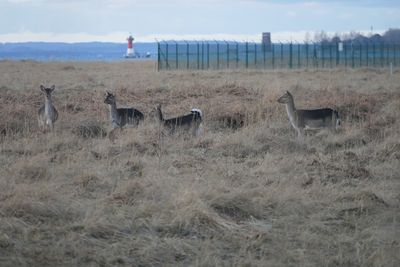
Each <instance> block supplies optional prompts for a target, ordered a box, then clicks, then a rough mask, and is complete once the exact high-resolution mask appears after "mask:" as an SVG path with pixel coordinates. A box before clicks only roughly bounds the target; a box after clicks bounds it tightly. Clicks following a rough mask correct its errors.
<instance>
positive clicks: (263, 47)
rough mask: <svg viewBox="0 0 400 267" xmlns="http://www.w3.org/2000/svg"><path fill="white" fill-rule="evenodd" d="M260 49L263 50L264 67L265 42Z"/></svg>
mask: <svg viewBox="0 0 400 267" xmlns="http://www.w3.org/2000/svg"><path fill="white" fill-rule="evenodd" d="M262 50H263V68H264V69H265V43H262Z"/></svg>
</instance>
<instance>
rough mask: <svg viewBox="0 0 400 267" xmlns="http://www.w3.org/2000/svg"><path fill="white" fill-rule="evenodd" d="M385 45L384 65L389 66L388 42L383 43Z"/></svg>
mask: <svg viewBox="0 0 400 267" xmlns="http://www.w3.org/2000/svg"><path fill="white" fill-rule="evenodd" d="M385 46H386V65H388V66H389V62H390V60H389V48H390V47H389V44H386V45H385Z"/></svg>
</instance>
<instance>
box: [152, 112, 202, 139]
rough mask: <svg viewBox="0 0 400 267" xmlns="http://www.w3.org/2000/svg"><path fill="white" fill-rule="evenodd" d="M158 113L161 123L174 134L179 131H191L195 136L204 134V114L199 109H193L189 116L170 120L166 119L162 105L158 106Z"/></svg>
mask: <svg viewBox="0 0 400 267" xmlns="http://www.w3.org/2000/svg"><path fill="white" fill-rule="evenodd" d="M156 112H157V115H158V119H159V122H160V123H161V124H162V125H163V126H164V127H165V128H167V129H169V131H170V133H174V132H175V131H177V130H183V131H187V132H190V131H191V132H192V134H193V135H195V136H199V135H201V133H202V122H203V112H202V111H201V110H200V109H198V108H193V109H191V111H190V113H189V114H186V115H182V116H179V117H175V118H169V119H165V118H164V115H163V113H162V110H161V105H157V106H156Z"/></svg>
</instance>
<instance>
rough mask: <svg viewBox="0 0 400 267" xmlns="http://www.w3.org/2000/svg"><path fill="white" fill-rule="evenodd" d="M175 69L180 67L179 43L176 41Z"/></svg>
mask: <svg viewBox="0 0 400 267" xmlns="http://www.w3.org/2000/svg"><path fill="white" fill-rule="evenodd" d="M175 69H178V43H177V42H175Z"/></svg>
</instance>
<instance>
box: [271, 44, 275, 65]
mask: <svg viewBox="0 0 400 267" xmlns="http://www.w3.org/2000/svg"><path fill="white" fill-rule="evenodd" d="M271 48H272V69H275V44H271Z"/></svg>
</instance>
